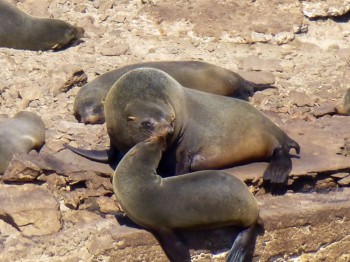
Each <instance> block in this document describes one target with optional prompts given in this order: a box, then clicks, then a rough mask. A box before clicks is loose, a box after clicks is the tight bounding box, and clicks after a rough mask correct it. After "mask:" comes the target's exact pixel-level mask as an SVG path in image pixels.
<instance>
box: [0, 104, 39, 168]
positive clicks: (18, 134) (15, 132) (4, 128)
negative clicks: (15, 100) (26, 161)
mask: <svg viewBox="0 0 350 262" xmlns="http://www.w3.org/2000/svg"><path fill="white" fill-rule="evenodd" d="M44 143H45V126H44V123H43V121H42V120H41V118H40V117H39V116H37V115H36V114H34V113H31V112H25V111H22V112H19V113H17V114H16V115H15V116H14V118H8V119H3V120H2V121H1V122H0V174H3V173H4V172H5V171H6V169H7V167H8V165H9V163H10V161H11V159H12V156H13V155H14V154H16V153H24V154H25V153H28V152H29V151H30V150H32V149H39V148H41V147H42V145H43V144H44Z"/></svg>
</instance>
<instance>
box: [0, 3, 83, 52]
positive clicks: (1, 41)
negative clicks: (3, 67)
mask: <svg viewBox="0 0 350 262" xmlns="http://www.w3.org/2000/svg"><path fill="white" fill-rule="evenodd" d="M83 35H84V29H83V28H81V27H75V26H73V25H70V24H69V23H67V22H65V21H62V20H58V19H51V18H37V17H33V16H30V15H28V14H26V13H24V12H23V11H21V10H20V9H18V8H17V7H15V6H13V5H11V4H10V3H7V2H6V1H3V0H0V47H8V48H14V49H24V50H33V51H39V50H42V51H44V50H50V49H53V50H59V49H62V48H64V47H66V46H67V45H69V44H72V43H74V42H77V40H78V39H79V38H80V37H82V36H83Z"/></svg>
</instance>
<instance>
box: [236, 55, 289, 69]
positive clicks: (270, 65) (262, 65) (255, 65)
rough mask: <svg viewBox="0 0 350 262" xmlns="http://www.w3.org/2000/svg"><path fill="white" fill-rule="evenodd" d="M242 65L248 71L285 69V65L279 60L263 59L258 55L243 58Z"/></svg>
mask: <svg viewBox="0 0 350 262" xmlns="http://www.w3.org/2000/svg"><path fill="white" fill-rule="evenodd" d="M240 67H241V68H242V69H243V70H246V71H271V72H273V71H278V72H282V71H283V67H282V66H281V65H280V62H279V60H277V59H261V58H259V57H256V56H248V57H246V58H242V59H241V64H240Z"/></svg>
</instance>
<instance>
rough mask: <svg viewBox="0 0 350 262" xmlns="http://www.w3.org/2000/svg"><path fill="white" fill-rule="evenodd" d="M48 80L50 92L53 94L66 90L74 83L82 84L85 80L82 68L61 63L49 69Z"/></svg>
mask: <svg viewBox="0 0 350 262" xmlns="http://www.w3.org/2000/svg"><path fill="white" fill-rule="evenodd" d="M48 82H51V85H50V92H51V94H52V95H53V96H57V95H58V94H60V93H63V92H67V91H68V90H69V89H70V88H72V87H73V86H74V85H78V86H82V85H84V84H85V83H86V82H87V76H86V74H85V72H84V70H83V69H81V68H80V67H78V66H75V65H62V66H60V67H59V68H55V69H52V70H50V72H49V76H48Z"/></svg>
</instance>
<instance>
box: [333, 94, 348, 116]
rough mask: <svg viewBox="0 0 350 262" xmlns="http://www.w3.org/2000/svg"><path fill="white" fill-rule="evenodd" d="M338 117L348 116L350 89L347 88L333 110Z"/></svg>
mask: <svg viewBox="0 0 350 262" xmlns="http://www.w3.org/2000/svg"><path fill="white" fill-rule="evenodd" d="M334 110H335V112H336V113H337V114H339V115H345V116H348V115H350V88H348V89H347V90H346V91H345V93H344V95H343V97H342V98H341V100H340V101H339V103H338V104H337V105H336V106H335V108H334Z"/></svg>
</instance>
